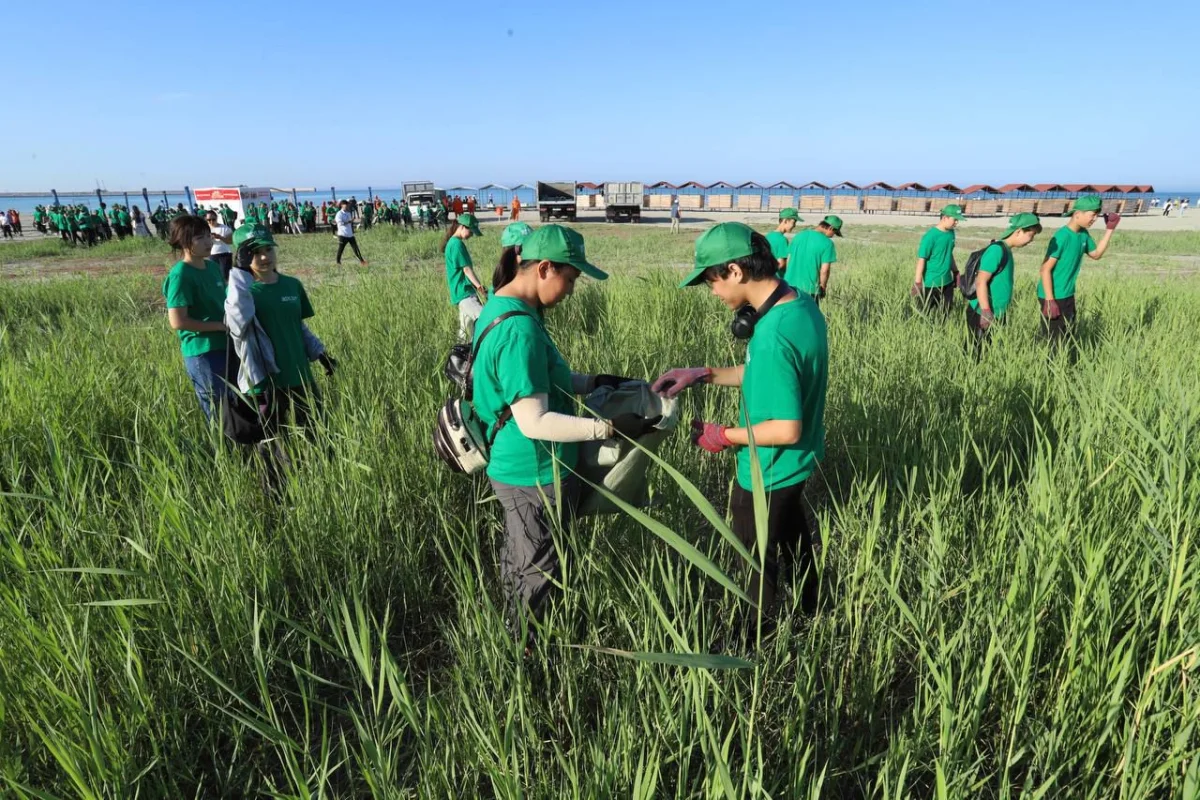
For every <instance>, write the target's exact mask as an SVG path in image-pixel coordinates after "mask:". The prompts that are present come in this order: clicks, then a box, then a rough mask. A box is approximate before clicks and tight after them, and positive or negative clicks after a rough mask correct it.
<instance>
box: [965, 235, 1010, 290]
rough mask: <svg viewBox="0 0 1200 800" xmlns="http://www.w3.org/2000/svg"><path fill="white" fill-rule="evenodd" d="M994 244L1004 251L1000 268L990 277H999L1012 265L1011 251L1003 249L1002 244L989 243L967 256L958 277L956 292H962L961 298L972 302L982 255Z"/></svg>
mask: <svg viewBox="0 0 1200 800" xmlns="http://www.w3.org/2000/svg"><path fill="white" fill-rule="evenodd" d="M994 244H998V245H1000V249H1001V250H1003V251H1004V255H1003V256H1002V257H1001V258H1000V267H999V268H998V269H997V270H996V271H995V272H993V273H992V277H993V278H994V277H995V276H997V275H999V274H1000V273H1001V272H1004V270H1005V269H1006V268H1007V267H1008V265H1009V264H1011V263H1012V251H1011V250H1009V249H1008V248H1007V247H1005V245H1004V243H1003V242H998V241H994V240H993V241H991V242H989V243H988V245H987V247H984V248H982V249H980V250H976V251H975V252H973V253H971V255H969V256H967V264H966V266H965V267H963V271H962V274H961V275H959V276H958V290H959V291H960V292H962V296H963V297H964V298H965V299H967V300H974V299H975V297H976V295H977V294H978V292H977V291H976V289H975V281H976V279H977V278H978V277H979V264H980V262H982V261H983V254H984V253H986V252H987V249H988V247H991V246H992V245H994Z"/></svg>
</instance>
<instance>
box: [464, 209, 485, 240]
mask: <svg viewBox="0 0 1200 800" xmlns="http://www.w3.org/2000/svg"><path fill="white" fill-rule="evenodd" d="M458 224H459V225H462V226H463V227H465V228H466V229H467V230H469V231H471V233H472V234H474V235H475V236H483V231H481V230H479V220H477V219H475V215H474V214H459V215H458Z"/></svg>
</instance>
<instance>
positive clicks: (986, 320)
mask: <svg viewBox="0 0 1200 800" xmlns="http://www.w3.org/2000/svg"><path fill="white" fill-rule="evenodd" d="M995 321H996V314H995V313H994V312H992V311H990V310H987V309H985V310H983V311H980V312H979V328H980V330H985V331H986V330H987V329H988V328H990V327H992V323H993V322H995Z"/></svg>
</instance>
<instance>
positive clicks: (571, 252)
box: [464, 215, 608, 281]
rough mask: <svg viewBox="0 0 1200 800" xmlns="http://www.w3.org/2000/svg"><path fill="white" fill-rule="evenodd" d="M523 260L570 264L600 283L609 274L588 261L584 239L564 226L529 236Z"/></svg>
mask: <svg viewBox="0 0 1200 800" xmlns="http://www.w3.org/2000/svg"><path fill="white" fill-rule="evenodd" d="M464 216H468V215H464ZM521 258H522V260H524V261H553V262H554V263H555V264H570V265H571V266H572V267H574V268H575V269H577V270H579V271H580V272H582V273H583V274H584V275H587V276H588V277H589V278H595V279H596V280H598V281H602V280H605V279H606V278H608V273H607V272H605V271H604V270H602V269H600V268H599V267H597V266H595V265H594V264H592V263H590V262H589V261H588V260H587V253H586V251H585V250H584V245H583V237H582V236H581V235H580V234H579V233H578V232H576V231H573V230H571V229H570V228H564V227H563V226H562V225H543V226H542V227H540V228H538V229H537V230H535V231H534V232H533V233H531V234H529V236H528V237H527V238H526V239H525V242H524V243H523V244H522V245H521Z"/></svg>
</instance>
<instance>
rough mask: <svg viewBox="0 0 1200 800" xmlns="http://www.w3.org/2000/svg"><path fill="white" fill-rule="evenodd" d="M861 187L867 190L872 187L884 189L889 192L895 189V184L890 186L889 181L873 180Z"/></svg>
mask: <svg viewBox="0 0 1200 800" xmlns="http://www.w3.org/2000/svg"><path fill="white" fill-rule="evenodd" d="M862 188H864V189H866V190H867V191H868V192H869V191H871V190H872V189H884V190H885V191H889V192H894V191H896V187H895V186H892V185H891V184H890V183H884V182H883V181H875V182H874V183H868V184H867V185H866V186H864V187H862Z"/></svg>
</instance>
